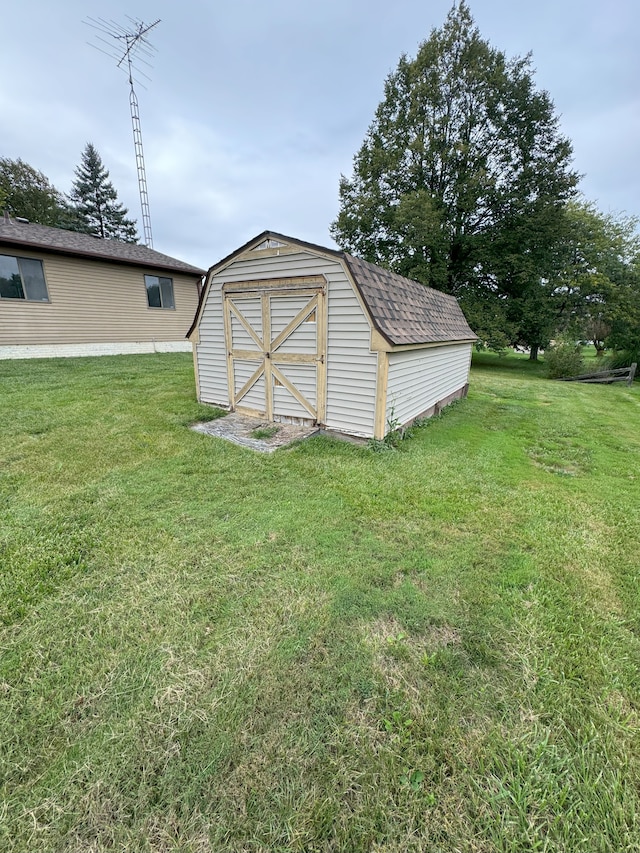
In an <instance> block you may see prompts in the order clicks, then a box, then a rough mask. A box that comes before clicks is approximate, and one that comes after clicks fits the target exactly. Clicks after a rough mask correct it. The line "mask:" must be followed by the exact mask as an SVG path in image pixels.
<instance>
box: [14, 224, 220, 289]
mask: <svg viewBox="0 0 640 853" xmlns="http://www.w3.org/2000/svg"><path fill="white" fill-rule="evenodd" d="M2 248H4V249H7V248H13V249H14V250H19V249H20V248H23V249H29V250H31V251H46V252H53V253H54V254H59V255H67V256H69V257H80V258H88V259H91V260H95V261H109V262H111V263H117V264H128V265H130V266H131V265H133V266H140V267H145V268H153V269H158V270H167V271H172V272H176V273H184V274H185V275H193V276H197V277H200V276H202V275H204V273H205V270H202V269H199V268H198V267H194V266H192V265H191V264H187V263H185V262H184V261H180V260H178V259H177V258H172V257H170V256H169V255H164V254H162V252H156V251H155V250H154V249H150V248H149V247H148V246H141V245H139V244H138V243H125V242H123V241H121V240H104V239H102V238H101V237H94V236H93V235H92V234H80V233H78V232H77V231H66V230H65V229H64V228H51V227H50V226H48V225H37V224H36V223H34V222H27V221H25V220H16V219H11V218H10V217H8V216H6V214H5V216H4V217H1V218H0V249H2Z"/></svg>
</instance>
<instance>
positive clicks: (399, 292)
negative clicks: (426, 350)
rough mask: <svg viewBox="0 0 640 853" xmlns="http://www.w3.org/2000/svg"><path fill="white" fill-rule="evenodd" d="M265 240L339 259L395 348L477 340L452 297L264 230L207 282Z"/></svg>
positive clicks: (219, 265)
mask: <svg viewBox="0 0 640 853" xmlns="http://www.w3.org/2000/svg"><path fill="white" fill-rule="evenodd" d="M269 239H271V240H277V241H278V242H282V243H285V244H288V245H293V246H298V247H300V248H301V249H308V250H310V251H311V252H314V253H319V254H323V255H329V256H331V257H334V258H337V259H339V260H340V261H341V262H342V263H343V265H344V266H345V267H346V270H347V272H348V274H349V275H350V277H351V279H352V281H353V283H354V284H355V286H356V288H357V289H358V292H359V293H360V296H361V297H362V301H363V302H364V304H365V306H366V308H367V310H368V312H369V315H370V317H371V321H372V323H373V325H374V327H375V328H376V329H377V330H378V331H379V332H380V334H381V335H382V336H383V337H384V338H386V340H387V341H388V342H389V343H390V344H392V345H394V346H402V345H407V344H408V345H411V344H426V343H452V342H455V341H474V340H476V335H475V334H474V333H473V331H472V330H471V328H470V327H469V324H468V323H467V321H466V318H465V316H464V314H463V313H462V309H461V308H460V305H459V304H458V301H457V299H456V298H455V297H454V296H450V295H449V294H447V293H442V292H441V291H439V290H434V289H433V288H431V287H427V286H426V285H424V284H420V282H417V281H412V280H411V279H408V278H405V277H404V276H401V275H398V274H397V273H394V272H391V271H390V270H386V269H383V268H382V267H379V266H376V264H372V263H369V262H368V261H363V260H361V259H360V258H356V257H354V256H353V255H349V254H347V253H346V252H341V251H339V250H336V249H327V248H325V247H323V246H317V245H315V244H314V243H307V242H305V241H303V240H297V239H295V238H293V237H287V236H286V235H284V234H278V233H276V232H275V231H264V232H263V233H262V234H259V235H258V236H257V237H255V238H254V239H253V240H249V242H248V243H245V244H244V246H241V247H240V248H239V249H237V250H236V251H235V252H232V253H231V254H230V255H228V256H227V257H226V258H223V259H222V260H221V261H219V262H218V263H217V264H215V265H214V266H212V267H211V269H210V270H209V274H208V279H209V280H211V277H212V275H213V274H215V273H216V272H218V271H219V270H221V269H223V268H224V267H226V266H228V265H229V264H230V263H232V262H233V260H234V259H235V258H236V257H238V256H239V255H242V254H243V253H244V252H246V251H247V250H250V249H251V248H255V247H256V246H258V245H260V243H262V242H263V241H264V240H269ZM206 291H207V288H203V291H202V293H201V294H200V305H199V306H198V310H197V312H196V316H195V319H194V322H193V325H192V326H191V329H189V332H188V333H187V337H188V336H189V335H190V334H191V332H192V331H193V329H194V328H195V327H196V325H197V323H198V319H199V316H200V311H201V307H202V305H203V303H204V299H205V298H206Z"/></svg>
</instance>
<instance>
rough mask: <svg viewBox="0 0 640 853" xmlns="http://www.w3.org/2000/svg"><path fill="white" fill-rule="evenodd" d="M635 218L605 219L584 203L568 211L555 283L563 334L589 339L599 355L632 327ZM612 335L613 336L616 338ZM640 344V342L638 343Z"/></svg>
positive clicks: (637, 251) (637, 241) (638, 251)
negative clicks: (623, 331)
mask: <svg viewBox="0 0 640 853" xmlns="http://www.w3.org/2000/svg"><path fill="white" fill-rule="evenodd" d="M637 227H638V220H637V219H636V218H634V217H632V216H626V215H613V214H610V213H608V214H605V213H601V212H600V211H598V210H597V209H596V207H595V205H593V204H591V203H589V202H587V201H584V200H580V201H574V202H570V203H569V204H568V205H567V206H566V209H565V230H564V232H563V235H562V241H561V259H562V262H561V264H560V266H559V271H558V275H557V276H556V278H555V279H554V281H553V285H554V291H553V292H554V301H555V305H556V314H557V318H558V320H557V328H558V331H559V332H566V333H568V334H569V335H570V336H571V337H573V338H574V339H586V340H590V341H591V342H592V343H593V345H594V346H595V348H596V350H597V351H598V353H599V354H602V352H603V351H604V349H605V345H614V346H616V347H619V348H627V346H628V344H627V343H624V344H623V345H622V346H620V341H618V342H617V343H616V340H615V337H616V335H617V337H618V338H620V337H621V330H622V329H623V328H625V329H626V328H629V327H630V326H631V327H632V326H633V320H632V315H633V313H634V309H633V306H634V304H635V297H634V293H635V292H637V290H638V259H640V235H638V231H637ZM612 335H613V337H612ZM638 343H640V341H638Z"/></svg>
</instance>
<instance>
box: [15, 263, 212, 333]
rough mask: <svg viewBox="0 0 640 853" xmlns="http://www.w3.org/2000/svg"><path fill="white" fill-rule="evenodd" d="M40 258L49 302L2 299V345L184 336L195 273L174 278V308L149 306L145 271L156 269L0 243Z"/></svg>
mask: <svg viewBox="0 0 640 853" xmlns="http://www.w3.org/2000/svg"><path fill="white" fill-rule="evenodd" d="M0 252H1V253H2V254H5V255H11V254H13V255H14V256H15V255H18V256H19V257H22V258H37V259H38V260H41V261H42V262H43V267H44V275H45V279H46V282H47V290H48V293H49V302H28V301H26V300H23V299H0V347H3V346H5V347H9V346H30V345H40V346H41V345H59V344H92V343H96V344H97V343H117V342H136V341H138V342H142V341H183V340H184V336H185V335H186V333H187V331H188V329H189V326H190V325H191V323H192V321H193V315H194V313H195V310H196V306H197V304H198V290H197V283H196V279H195V277H191V278H190V277H188V276H185V275H182V274H179V273H173V272H167V273H165V275H168V276H171V278H172V279H173V290H174V299H175V309H164V308H149V306H148V304H147V291H146V287H145V282H144V275H145V273H149V274H150V275H158V274H160V275H162V273H161V272H160V273H159V272H158V270H154V269H149V270H145V269H144V268H143V267H129V266H126V265H121V264H110V263H108V262H103V261H91V260H86V259H83V258H68V257H64V256H57V255H47V254H45V253H43V252H32V251H25V250H23V249H19V250H14V249H11V248H5V247H2V248H1V249H0Z"/></svg>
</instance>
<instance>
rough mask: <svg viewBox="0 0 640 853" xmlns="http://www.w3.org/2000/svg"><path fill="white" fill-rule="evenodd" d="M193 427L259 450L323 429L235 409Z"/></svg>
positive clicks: (262, 451) (271, 448) (295, 439)
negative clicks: (264, 432)
mask: <svg viewBox="0 0 640 853" xmlns="http://www.w3.org/2000/svg"><path fill="white" fill-rule="evenodd" d="M191 429H193V430H195V431H196V432H203V433H206V435H214V436H216V438H224V439H226V440H227V441H231V442H233V444H239V445H240V446H241V447H248V448H249V449H250V450H257V451H258V452H259V453H273V451H274V450H278V448H279V447H287V446H288V445H289V444H292V443H293V442H294V441H301V440H302V439H304V438H309V437H310V436H312V435H317V434H318V433H319V432H320V430H319V429H318V427H315V426H311V427H310V426H298V425H297V424H279V423H273V422H271V421H265V420H264V419H261V418H251V417H248V416H247V415H239V414H238V413H237V412H231V413H230V414H228V415H225V416H224V417H222V418H216V420H214V421H206V422H204V423H199V424H194V425H193V426H192V427H191ZM274 429H275V432H274V434H273V435H271V436H268V437H264V438H256V437H255V435H253V433H254V432H255V431H257V430H258V431H259V430H269V431H271V430H274Z"/></svg>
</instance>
